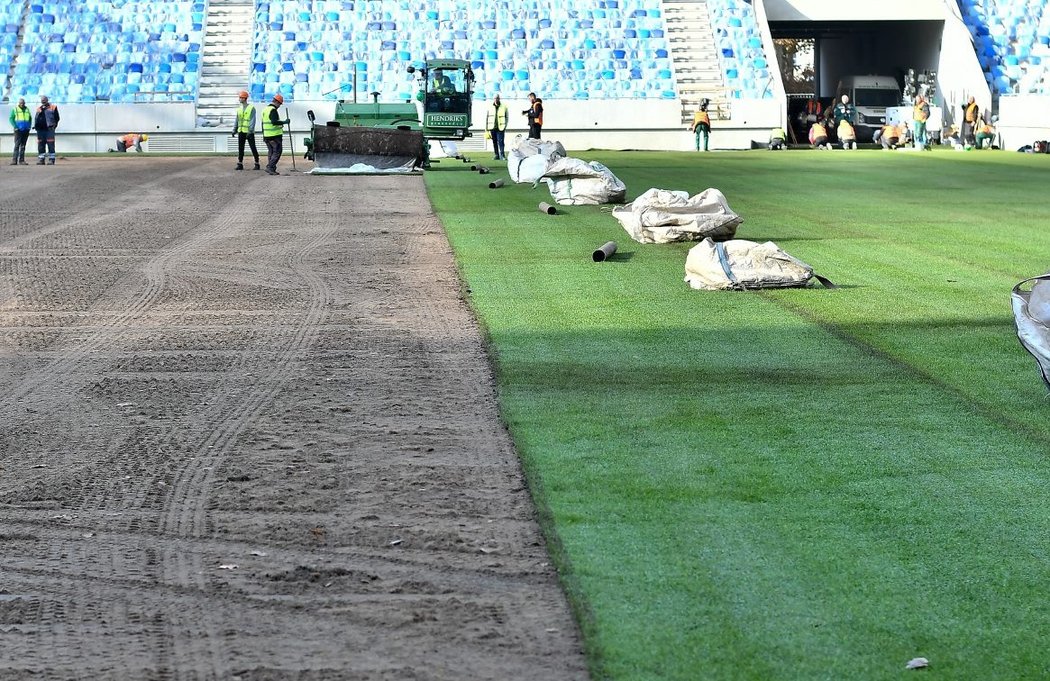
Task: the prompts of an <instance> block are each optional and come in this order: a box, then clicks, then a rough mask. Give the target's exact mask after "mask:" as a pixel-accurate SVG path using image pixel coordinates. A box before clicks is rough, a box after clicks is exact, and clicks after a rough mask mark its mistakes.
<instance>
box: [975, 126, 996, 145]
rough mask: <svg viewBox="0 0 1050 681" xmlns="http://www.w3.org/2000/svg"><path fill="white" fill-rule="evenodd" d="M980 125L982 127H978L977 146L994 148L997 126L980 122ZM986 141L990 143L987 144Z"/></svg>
mask: <svg viewBox="0 0 1050 681" xmlns="http://www.w3.org/2000/svg"><path fill="white" fill-rule="evenodd" d="M980 126H981V127H979V128H978V129H977V135H976V137H975V140H974V141H975V142H976V144H977V148H978V149H986V148H992V146H993V145H994V144H995V127H993V126H992V124H991V123H980ZM985 142H987V143H988V144H987V145H986V144H985Z"/></svg>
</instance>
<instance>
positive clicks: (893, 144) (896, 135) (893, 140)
mask: <svg viewBox="0 0 1050 681" xmlns="http://www.w3.org/2000/svg"><path fill="white" fill-rule="evenodd" d="M871 141H872V142H878V143H879V144H881V145H882V148H883V149H896V148H897V146H898V145H899V144H900V141H901V134H900V132H899V131H898V130H897V126H896V125H893V124H892V123H887V124H886V125H884V126H882V127H881V128H879V129H878V130H876V131H875V134H874V135H872V138H871Z"/></svg>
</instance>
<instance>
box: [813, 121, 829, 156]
mask: <svg viewBox="0 0 1050 681" xmlns="http://www.w3.org/2000/svg"><path fill="white" fill-rule="evenodd" d="M809 143H810V144H812V145H813V146H814V147H816V148H817V149H830V148H831V143H830V142H828V130H827V128H825V127H824V124H823V123H821V122H820V121H817V122H816V123H814V124H813V125H812V126H811V127H810V129H809Z"/></svg>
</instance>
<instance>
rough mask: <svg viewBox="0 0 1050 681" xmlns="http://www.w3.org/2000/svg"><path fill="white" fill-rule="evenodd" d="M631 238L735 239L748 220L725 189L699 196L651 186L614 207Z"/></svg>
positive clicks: (649, 241) (654, 240) (668, 240)
mask: <svg viewBox="0 0 1050 681" xmlns="http://www.w3.org/2000/svg"><path fill="white" fill-rule="evenodd" d="M612 214H613V217H614V218H616V219H617V220H619V221H620V224H621V225H622V226H623V228H624V229H625V230H627V233H628V234H630V235H631V238H632V239H634V240H635V241H638V242H640V243H643V244H666V243H671V242H674V241H700V240H701V239H706V238H707V237H711V238H712V239H714V240H716V241H723V240H725V239H732V238H733V236H734V235H735V234H736V228H737V225H739V224H740V223H741V222H743V221H744V219H743V218H742V217H740V216H739V215H737V214H736V213H734V212H733V210H732V209H731V208H730V207H729V202H728V201H726V197H725V195H724V194H722V192H720V191H718V190H717V189H715V188H713V187H712V188H709V189H705V190H704V191H702V192H700V193H699V194H697V195H696V196H689V194H688V193H686V192H683V191H672V190H669V189H655V188H653V189H650V190H648V191H646V192H645V193H644V194H642V195H641V196H639V197H638V198H636V199H635V200H634V201H632V202H631V203H628V204H627V205H625V206H619V207H617V208H613V211H612Z"/></svg>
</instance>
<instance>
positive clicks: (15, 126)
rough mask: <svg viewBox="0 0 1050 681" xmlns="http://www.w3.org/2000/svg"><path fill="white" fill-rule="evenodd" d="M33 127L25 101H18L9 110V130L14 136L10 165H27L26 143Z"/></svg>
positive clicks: (31, 117) (31, 113)
mask: <svg viewBox="0 0 1050 681" xmlns="http://www.w3.org/2000/svg"><path fill="white" fill-rule="evenodd" d="M32 127H33V112H32V111H30V110H29V107H27V106H26V100H25V99H19V100H18V105H17V106H15V107H14V108H13V109H11V130H13V131H14V134H15V146H14V153H13V154H11V165H13V166H17V165H23V166H27V165H29V164H28V163H26V143H27V142H29V131H30V130H31V129H32Z"/></svg>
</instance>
